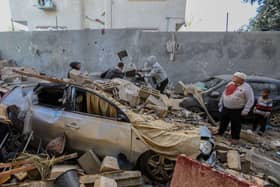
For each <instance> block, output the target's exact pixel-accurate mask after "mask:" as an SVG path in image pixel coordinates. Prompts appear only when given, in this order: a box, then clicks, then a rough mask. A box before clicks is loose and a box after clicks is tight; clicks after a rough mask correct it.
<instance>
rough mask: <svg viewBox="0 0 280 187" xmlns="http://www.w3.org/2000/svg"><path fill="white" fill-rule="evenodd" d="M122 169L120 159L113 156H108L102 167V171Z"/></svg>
mask: <svg viewBox="0 0 280 187" xmlns="http://www.w3.org/2000/svg"><path fill="white" fill-rule="evenodd" d="M117 170H120V167H119V164H118V160H117V159H116V158H114V157H111V156H106V157H105V158H104V159H103V161H102V163H101V167H100V172H108V171H117Z"/></svg>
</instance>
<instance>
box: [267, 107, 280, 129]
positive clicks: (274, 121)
mask: <svg viewBox="0 0 280 187" xmlns="http://www.w3.org/2000/svg"><path fill="white" fill-rule="evenodd" d="M269 123H270V125H271V126H274V127H280V111H274V112H272V113H271V116H270V119H269Z"/></svg>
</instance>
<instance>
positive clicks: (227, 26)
mask: <svg viewBox="0 0 280 187" xmlns="http://www.w3.org/2000/svg"><path fill="white" fill-rule="evenodd" d="M228 18H229V14H228V12H227V20H226V32H228Z"/></svg>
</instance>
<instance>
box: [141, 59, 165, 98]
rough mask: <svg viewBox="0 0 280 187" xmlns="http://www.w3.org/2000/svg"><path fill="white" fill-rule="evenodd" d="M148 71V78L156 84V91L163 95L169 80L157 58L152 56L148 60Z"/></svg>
mask: <svg viewBox="0 0 280 187" xmlns="http://www.w3.org/2000/svg"><path fill="white" fill-rule="evenodd" d="M146 65H147V71H148V73H147V74H146V77H149V78H152V80H154V82H155V84H156V89H157V90H159V91H160V93H163V92H164V90H165V88H166V86H167V84H168V82H169V80H168V77H167V73H166V71H165V70H164V69H163V67H162V66H161V65H160V64H159V63H158V61H157V58H156V57H155V56H150V57H148V59H147V64H146Z"/></svg>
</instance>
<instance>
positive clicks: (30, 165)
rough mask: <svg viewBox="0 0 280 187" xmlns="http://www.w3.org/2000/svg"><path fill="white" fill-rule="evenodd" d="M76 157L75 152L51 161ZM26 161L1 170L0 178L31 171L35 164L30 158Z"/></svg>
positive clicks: (56, 161) (55, 161) (57, 161)
mask: <svg viewBox="0 0 280 187" xmlns="http://www.w3.org/2000/svg"><path fill="white" fill-rule="evenodd" d="M76 157H78V154H77V153H73V154H69V155H64V156H60V157H57V158H55V159H54V161H53V163H54V164H55V163H59V162H62V161H65V160H70V159H73V158H76ZM26 162H28V164H26V163H25V165H22V166H20V167H18V168H15V169H11V170H8V171H3V172H1V173H0V178H3V177H6V176H10V175H13V174H16V173H19V172H27V171H31V170H34V169H36V166H35V165H34V164H33V163H32V161H31V160H29V159H27V161H26ZM42 162H48V160H44V161H42ZM8 164H10V165H12V163H8Z"/></svg>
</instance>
